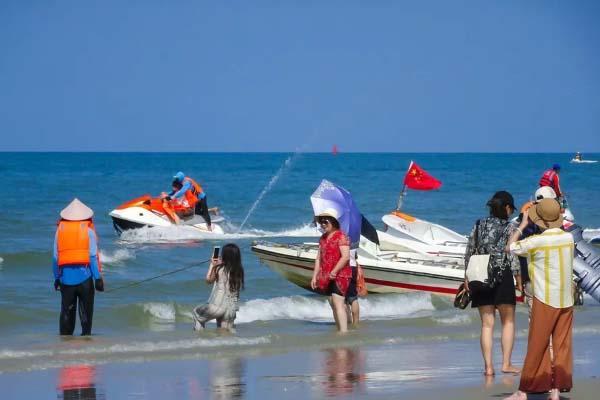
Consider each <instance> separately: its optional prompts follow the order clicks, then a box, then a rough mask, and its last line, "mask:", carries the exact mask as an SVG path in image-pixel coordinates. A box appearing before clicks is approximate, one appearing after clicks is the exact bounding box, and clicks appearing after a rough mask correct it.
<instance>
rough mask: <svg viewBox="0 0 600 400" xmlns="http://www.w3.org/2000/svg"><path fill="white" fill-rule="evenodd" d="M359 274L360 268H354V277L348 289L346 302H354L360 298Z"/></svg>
mask: <svg viewBox="0 0 600 400" xmlns="http://www.w3.org/2000/svg"><path fill="white" fill-rule="evenodd" d="M357 274H358V268H357V267H354V268H352V279H351V280H350V286H348V290H347V291H346V304H352V303H354V302H355V301H356V300H358V291H357V289H356V275H357Z"/></svg>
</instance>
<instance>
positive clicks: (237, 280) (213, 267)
mask: <svg viewBox="0 0 600 400" xmlns="http://www.w3.org/2000/svg"><path fill="white" fill-rule="evenodd" d="M206 283H209V284H212V285H213V288H212V292H211V294H210V297H209V298H208V302H207V303H206V304H202V305H200V306H198V307H195V308H194V309H193V310H192V315H193V317H194V330H197V331H199V330H202V329H204V327H205V325H206V323H207V322H208V321H210V320H212V319H214V320H216V322H217V328H225V329H228V330H230V331H231V330H233V323H234V321H235V317H236V311H237V310H238V301H239V298H240V291H241V290H242V289H244V268H243V266H242V257H241V252H240V248H239V247H238V246H237V245H235V244H233V243H229V244H226V245H225V246H223V250H222V254H221V257H220V258H219V253H218V247H215V248H214V249H213V259H212V261H211V263H210V267H209V268H208V271H207V272H206Z"/></svg>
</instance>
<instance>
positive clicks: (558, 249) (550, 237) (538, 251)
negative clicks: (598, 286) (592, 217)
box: [507, 199, 575, 400]
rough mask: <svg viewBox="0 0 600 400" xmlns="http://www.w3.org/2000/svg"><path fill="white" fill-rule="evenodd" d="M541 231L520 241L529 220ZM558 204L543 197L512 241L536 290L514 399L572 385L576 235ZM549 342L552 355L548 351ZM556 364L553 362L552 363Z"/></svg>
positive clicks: (553, 392) (511, 248) (552, 395)
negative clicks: (564, 227) (565, 222)
mask: <svg viewBox="0 0 600 400" xmlns="http://www.w3.org/2000/svg"><path fill="white" fill-rule="evenodd" d="M530 222H531V223H534V224H536V225H537V226H538V227H539V228H540V229H541V231H542V232H541V233H540V234H538V235H533V236H530V237H528V238H526V239H523V240H518V239H519V238H520V237H521V235H522V234H523V230H524V229H525V228H526V227H527V225H528V224H529V223H530ZM562 222H563V218H562V215H561V213H560V204H559V203H558V202H557V201H556V200H554V199H542V200H540V201H538V202H537V203H536V204H535V205H534V206H532V207H531V208H530V209H529V210H528V212H527V217H525V216H524V218H523V221H522V222H521V224H520V226H519V228H518V229H517V230H516V231H515V233H514V234H513V235H512V236H511V237H510V239H509V241H508V246H507V247H508V250H509V251H510V252H512V253H513V254H516V255H518V256H526V257H527V259H528V265H529V277H530V279H531V283H532V290H533V297H534V299H533V306H532V312H531V321H530V324H529V339H528V342H527V355H526V356H525V365H524V366H523V371H522V374H521V382H520V384H519V390H518V391H517V392H515V393H514V394H513V395H512V396H510V397H508V399H510V400H521V399H526V398H527V393H538V392H548V391H549V392H550V399H553V400H554V399H556V400H558V399H559V393H560V392H565V391H570V390H571V388H572V386H573V372H572V371H573V352H572V331H573V293H572V291H571V281H572V279H573V278H572V277H573V252H574V246H575V244H574V241H573V236H572V235H571V234H570V233H568V232H564V231H563V230H562V229H561V226H562ZM550 341H552V347H553V349H554V351H553V352H554V358H553V359H552V357H551V355H550V349H549V347H550ZM552 364H554V365H552Z"/></svg>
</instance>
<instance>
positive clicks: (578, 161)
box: [571, 152, 598, 164]
mask: <svg viewBox="0 0 600 400" xmlns="http://www.w3.org/2000/svg"><path fill="white" fill-rule="evenodd" d="M571 162H572V163H575V164H595V163H597V162H598V161H597V160H584V159H583V155H582V154H581V153H579V152H577V154H575V157H574V158H572V159H571Z"/></svg>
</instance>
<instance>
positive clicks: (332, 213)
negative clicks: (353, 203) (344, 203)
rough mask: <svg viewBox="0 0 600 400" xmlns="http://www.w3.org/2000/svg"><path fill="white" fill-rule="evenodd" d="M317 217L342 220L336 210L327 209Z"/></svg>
mask: <svg viewBox="0 0 600 400" xmlns="http://www.w3.org/2000/svg"><path fill="white" fill-rule="evenodd" d="M316 217H332V218H335V219H336V220H337V219H338V218H340V213H339V212H338V211H337V210H336V209H335V208H326V209H324V210H323V211H321V212H320V213H319V214H317V215H316Z"/></svg>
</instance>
